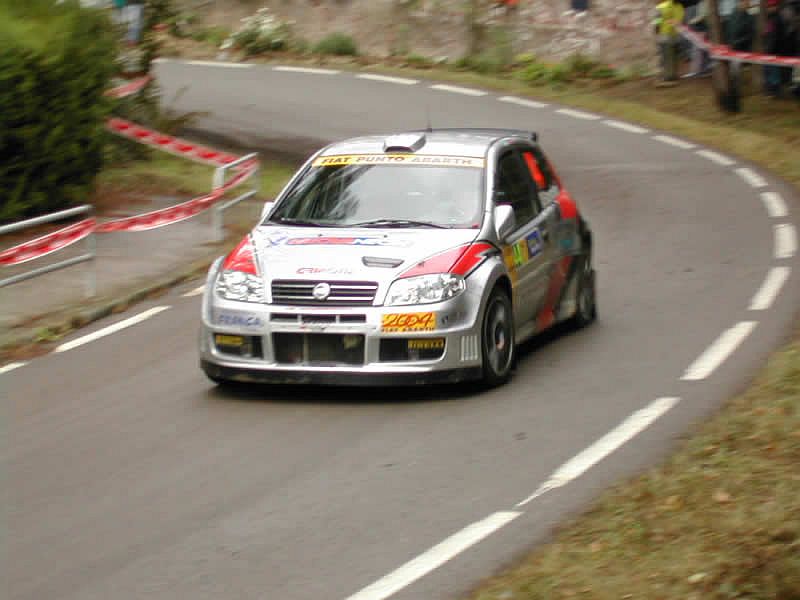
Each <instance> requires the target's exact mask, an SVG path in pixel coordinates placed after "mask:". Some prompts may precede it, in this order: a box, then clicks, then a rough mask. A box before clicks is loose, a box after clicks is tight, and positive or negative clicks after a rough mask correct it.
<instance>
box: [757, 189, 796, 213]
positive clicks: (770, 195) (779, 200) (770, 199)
mask: <svg viewBox="0 0 800 600" xmlns="http://www.w3.org/2000/svg"><path fill="white" fill-rule="evenodd" d="M761 201H762V202H763V203H764V207H765V208H766V209H767V213H768V214H769V216H770V217H772V218H773V219H779V218H782V217H785V216H787V215H788V214H789V210H788V209H787V208H786V203H785V202H784V201H783V197H782V196H781V195H780V194H778V193H777V192H761Z"/></svg>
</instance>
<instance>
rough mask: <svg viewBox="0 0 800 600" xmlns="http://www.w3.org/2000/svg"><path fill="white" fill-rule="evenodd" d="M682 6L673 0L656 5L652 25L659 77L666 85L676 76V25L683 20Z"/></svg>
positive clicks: (677, 35)
mask: <svg viewBox="0 0 800 600" xmlns="http://www.w3.org/2000/svg"><path fill="white" fill-rule="evenodd" d="M683 14H684V11H683V6H682V5H681V4H680V3H679V2H676V1H675V0H663V2H660V3H659V4H658V5H657V6H656V12H655V18H654V19H653V26H654V27H655V32H656V35H657V36H658V48H659V53H660V56H661V78H662V80H663V82H664V83H666V84H667V85H669V84H671V83H672V82H674V81H675V80H676V79H677V78H678V45H679V43H680V34H679V33H678V25H680V24H681V23H682V22H683Z"/></svg>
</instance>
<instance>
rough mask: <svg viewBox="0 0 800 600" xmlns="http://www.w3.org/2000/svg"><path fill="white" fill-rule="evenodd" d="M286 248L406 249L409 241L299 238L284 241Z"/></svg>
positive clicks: (368, 238) (324, 237) (358, 238)
mask: <svg viewBox="0 0 800 600" xmlns="http://www.w3.org/2000/svg"><path fill="white" fill-rule="evenodd" d="M286 245H287V246H395V247H400V248H407V247H409V246H410V245H411V241H410V240H398V239H392V238H386V237H331V236H319V237H299V238H291V239H289V240H287V241H286Z"/></svg>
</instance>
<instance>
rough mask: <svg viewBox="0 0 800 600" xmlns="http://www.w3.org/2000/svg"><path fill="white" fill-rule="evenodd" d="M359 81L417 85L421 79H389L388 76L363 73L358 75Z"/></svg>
mask: <svg viewBox="0 0 800 600" xmlns="http://www.w3.org/2000/svg"><path fill="white" fill-rule="evenodd" d="M356 77H357V78H358V79H369V80H370V81H382V82H383V83H396V84H397V85H416V84H418V83H419V79H406V78H405V77H389V76H388V75H374V74H372V73H361V74H359V75H356Z"/></svg>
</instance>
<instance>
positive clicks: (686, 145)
mask: <svg viewBox="0 0 800 600" xmlns="http://www.w3.org/2000/svg"><path fill="white" fill-rule="evenodd" d="M653 139H654V140H658V141H659V142H662V143H664V144H669V145H670V146H675V147H676V148H682V149H683V150H691V149H692V148H696V147H697V146H695V145H694V144H692V143H690V142H685V141H683V140H679V139H678V138H676V137H672V136H671V135H655V136H653Z"/></svg>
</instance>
